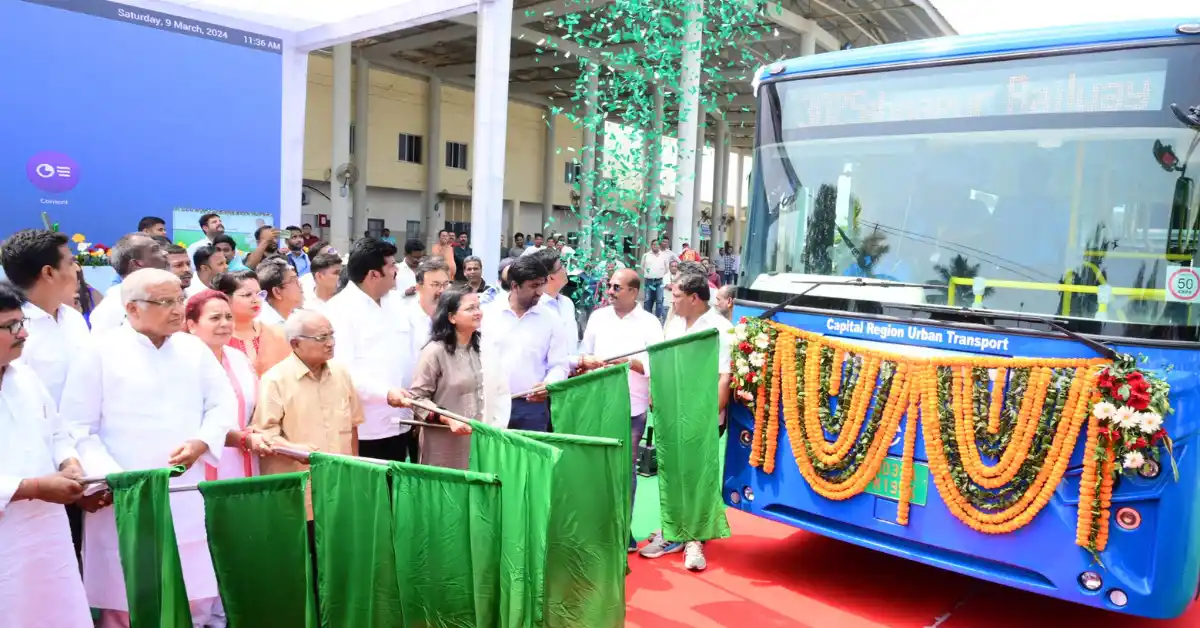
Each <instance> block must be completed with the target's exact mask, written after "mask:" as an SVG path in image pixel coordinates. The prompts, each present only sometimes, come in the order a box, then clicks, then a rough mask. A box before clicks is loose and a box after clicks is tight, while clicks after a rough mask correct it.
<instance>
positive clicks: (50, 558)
mask: <svg viewBox="0 0 1200 628" xmlns="http://www.w3.org/2000/svg"><path fill="white" fill-rule="evenodd" d="M23 301H24V296H23V295H22V294H21V293H20V292H19V291H18V290H16V289H15V288H13V287H12V286H11V285H9V284H7V283H0V434H3V438H0V626H38V627H44V628H79V627H84V626H90V625H91V615H90V613H89V612H88V604H87V596H86V594H84V591H83V583H82V582H81V581H80V580H79V571H78V569H79V566H78V563H77V562H76V559H75V548H74V547H73V545H72V543H71V529H70V527H69V526H68V525H67V515H66V512H65V511H64V510H63V507H62V506H61V505H60V504H69V503H72V502H74V501H75V500H76V499H78V498H79V497H80V495H82V494H83V487H82V486H80V485H79V482H78V479H79V478H80V477H81V474H82V470H81V469H80V468H79V466H78V462H77V461H76V460H75V459H76V457H77V454H76V453H75V448H74V442H73V440H72V439H71V438H70V437H69V436H68V435H67V433H66V432H65V431H63V430H61V429H58V428H59V425H58V420H57V415H56V413H55V410H54V407H55V406H54V401H53V400H52V399H51V398H50V394H49V393H48V392H46V388H45V387H44V386H42V383H41V381H39V380H38V377H37V375H36V374H35V373H34V371H33V369H31V368H30V367H29V366H27V365H25V364H23V363H21V362H19V361H17V362H14V360H16V359H17V357H18V356H19V355H20V354H21V350H22V346H23V345H24V341H25V338H26V337H27V332H26V331H25V330H24V325H23V318H24V315H23V313H22V312H21V305H22V302H23ZM60 468H61V469H62V471H61V472H59V471H58V470H59V469H60Z"/></svg>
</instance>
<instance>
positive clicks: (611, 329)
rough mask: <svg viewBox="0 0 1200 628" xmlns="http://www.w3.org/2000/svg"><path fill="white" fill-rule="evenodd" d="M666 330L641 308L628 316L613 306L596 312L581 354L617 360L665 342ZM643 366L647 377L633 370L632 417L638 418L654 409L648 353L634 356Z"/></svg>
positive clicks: (586, 331) (586, 333)
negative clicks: (632, 352)
mask: <svg viewBox="0 0 1200 628" xmlns="http://www.w3.org/2000/svg"><path fill="white" fill-rule="evenodd" d="M662 340H663V329H662V326H661V325H660V324H659V321H658V317H656V316H654V315H653V314H651V313H649V312H647V311H646V310H643V309H642V306H640V305H638V306H636V307H634V308H633V310H632V311H630V312H629V313H628V314H626V315H625V316H618V315H617V311H616V310H614V309H613V308H612V306H611V305H610V306H608V307H604V308H600V309H599V310H596V311H595V312H592V316H591V318H589V319H588V324H587V329H586V330H585V331H584V332H583V342H582V343H581V344H580V346H579V351H580V353H582V354H585V355H594V356H596V357H598V358H600V359H601V360H605V359H609V358H613V357H615V356H618V355H623V354H626V353H629V352H630V351H635V350H638V349H645V348H646V347H648V346H650V345H652V344H655V343H659V342H662ZM629 359H630V360H637V361H639V362H641V363H642V368H644V369H645V371H646V372H645V374H642V373H638V372H637V371H635V370H633V369H630V370H629V405H630V408H629V414H630V416H637V415H639V414H642V413H643V412H645V411H646V410H648V409H649V408H650V358H649V357H648V356H647V355H646V354H645V353H639V354H637V355H634V356H630V358H629Z"/></svg>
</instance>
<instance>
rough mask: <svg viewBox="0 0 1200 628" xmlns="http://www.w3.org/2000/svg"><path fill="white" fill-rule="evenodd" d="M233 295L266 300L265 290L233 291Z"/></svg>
mask: <svg viewBox="0 0 1200 628" xmlns="http://www.w3.org/2000/svg"><path fill="white" fill-rule="evenodd" d="M233 296H235V297H241V298H243V299H251V300H253V299H258V300H259V301H266V300H267V291H266V290H259V291H258V292H235V293H233Z"/></svg>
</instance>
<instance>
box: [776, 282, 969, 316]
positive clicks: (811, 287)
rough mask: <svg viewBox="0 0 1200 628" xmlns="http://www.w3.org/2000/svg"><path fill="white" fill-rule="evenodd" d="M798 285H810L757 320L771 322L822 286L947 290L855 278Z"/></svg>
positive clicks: (937, 286)
mask: <svg viewBox="0 0 1200 628" xmlns="http://www.w3.org/2000/svg"><path fill="white" fill-rule="evenodd" d="M796 283H806V284H808V287H807V288H805V289H804V290H801V291H800V292H797V293H796V294H793V295H792V296H790V297H788V298H786V299H784V300H783V301H782V302H780V303H779V304H777V305H773V306H771V308H770V309H768V310H767V311H765V312H763V313H762V314H759V315H758V317H757V318H759V319H761V320H769V319H770V318H771V317H772V316H775V315H776V314H778V313H780V312H781V311H783V309H784V308H786V307H788V306H789V305H795V304H796V302H797V301H799V300H800V299H801V298H803V297H805V296H807V295H808V293H810V292H812V291H813V290H816V289H817V288H819V287H821V286H854V287H857V288H938V289H944V288H945V286H940V285H938V284H932V283H907V282H903V281H879V280H868V279H864V278H862V277H854V278H851V279H847V280H838V281H834V280H825V281H800V280H797V281H796Z"/></svg>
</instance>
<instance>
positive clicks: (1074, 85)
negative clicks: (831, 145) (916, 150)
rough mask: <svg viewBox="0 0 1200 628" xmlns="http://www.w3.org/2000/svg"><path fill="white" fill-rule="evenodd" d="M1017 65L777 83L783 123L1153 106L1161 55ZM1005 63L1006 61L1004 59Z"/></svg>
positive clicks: (1157, 104)
mask: <svg viewBox="0 0 1200 628" xmlns="http://www.w3.org/2000/svg"><path fill="white" fill-rule="evenodd" d="M1054 61H1055V64H1054V65H1048V64H1046V65H1043V64H1038V63H1025V64H1022V67H1019V68H1013V67H1011V66H1010V67H1007V68H995V67H989V66H987V65H976V66H972V67H973V68H974V69H966V67H965V66H956V67H955V68H953V70H945V71H938V70H932V71H931V70H918V71H917V72H920V76H915V77H907V78H906V77H903V75H900V76H899V77H897V78H892V77H888V78H883V76H882V75H880V76H876V77H872V78H870V79H865V78H863V77H858V78H856V79H854V80H852V81H842V80H839V79H815V80H809V81H804V80H800V81H789V82H783V83H780V84H779V98H780V101H781V104H782V108H783V127H784V128H785V129H803V128H810V127H827V126H839V125H850V124H869V123H877V122H912V121H917V120H941V119H954V118H980V117H991V116H1013V115H1038V114H1063V113H1098V112H1130V111H1157V110H1159V109H1161V108H1162V106H1163V93H1164V90H1165V87H1166V82H1167V60H1166V59H1135V60H1128V59H1123V60H1120V61H1076V62H1074V63H1069V64H1068V63H1063V62H1062V60H1061V58H1060V59H1055V60H1054ZM1006 65H1007V64H1006Z"/></svg>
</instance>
